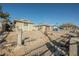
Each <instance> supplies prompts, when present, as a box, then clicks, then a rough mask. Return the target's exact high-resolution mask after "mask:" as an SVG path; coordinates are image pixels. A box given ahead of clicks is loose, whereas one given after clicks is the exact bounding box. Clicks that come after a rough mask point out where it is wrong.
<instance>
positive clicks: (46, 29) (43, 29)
mask: <svg viewBox="0 0 79 59" xmlns="http://www.w3.org/2000/svg"><path fill="white" fill-rule="evenodd" d="M35 27H36V29H37V30H39V31H41V32H43V33H45V32H50V31H52V26H50V25H48V24H41V25H37V26H35Z"/></svg>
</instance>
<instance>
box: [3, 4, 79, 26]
mask: <svg viewBox="0 0 79 59" xmlns="http://www.w3.org/2000/svg"><path fill="white" fill-rule="evenodd" d="M2 6H3V10H4V11H6V12H9V13H10V14H11V16H10V20H13V19H14V18H18V19H20V18H26V19H30V20H32V22H34V23H36V24H39V23H48V24H63V23H67V22H71V23H74V24H77V25H79V4H27V3H26V4H9V3H7V4H2Z"/></svg>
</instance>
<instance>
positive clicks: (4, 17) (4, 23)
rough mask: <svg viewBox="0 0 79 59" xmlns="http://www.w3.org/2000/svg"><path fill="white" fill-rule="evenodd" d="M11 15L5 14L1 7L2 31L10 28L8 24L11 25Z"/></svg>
mask: <svg viewBox="0 0 79 59" xmlns="http://www.w3.org/2000/svg"><path fill="white" fill-rule="evenodd" d="M9 16H10V14H9V13H5V12H3V9H2V6H1V5H0V18H2V20H1V22H2V30H3V31H6V30H8V29H9V28H10V25H9V24H8V23H11V22H10V21H9V19H8V18H9Z"/></svg>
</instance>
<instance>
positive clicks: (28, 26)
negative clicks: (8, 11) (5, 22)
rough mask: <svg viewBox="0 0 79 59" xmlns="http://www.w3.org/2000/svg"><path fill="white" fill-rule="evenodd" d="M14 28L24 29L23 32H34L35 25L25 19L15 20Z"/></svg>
mask: <svg viewBox="0 0 79 59" xmlns="http://www.w3.org/2000/svg"><path fill="white" fill-rule="evenodd" d="M14 26H15V28H16V29H22V30H23V31H32V30H33V27H34V24H33V23H32V22H31V21H29V20H25V19H20V20H14Z"/></svg>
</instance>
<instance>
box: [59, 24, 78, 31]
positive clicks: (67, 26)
mask: <svg viewBox="0 0 79 59" xmlns="http://www.w3.org/2000/svg"><path fill="white" fill-rule="evenodd" d="M59 28H60V29H62V30H69V31H71V30H72V31H73V30H79V27H78V26H76V25H74V24H71V23H66V24H63V25H60V26H59Z"/></svg>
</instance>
